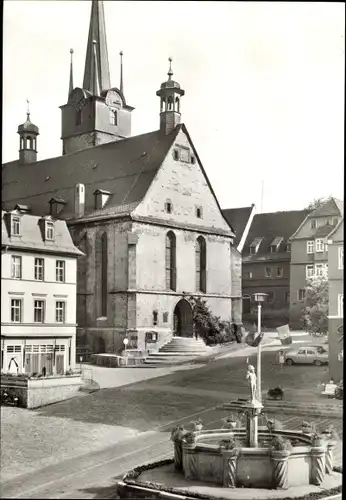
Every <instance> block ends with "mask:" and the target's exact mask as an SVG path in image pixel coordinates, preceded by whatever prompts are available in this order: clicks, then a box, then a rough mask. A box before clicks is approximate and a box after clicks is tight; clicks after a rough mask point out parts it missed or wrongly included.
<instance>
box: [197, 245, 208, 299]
mask: <svg viewBox="0 0 346 500" xmlns="http://www.w3.org/2000/svg"><path fill="white" fill-rule="evenodd" d="M206 257H207V256H206V243H205V239H204V238H203V237H202V236H199V237H198V238H197V241H196V291H197V292H203V293H205V292H206V261H207V259H206Z"/></svg>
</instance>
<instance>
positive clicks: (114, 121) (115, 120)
mask: <svg viewBox="0 0 346 500" xmlns="http://www.w3.org/2000/svg"><path fill="white" fill-rule="evenodd" d="M109 118H110V124H111V125H118V112H117V111H116V110H115V109H111V110H110V117H109Z"/></svg>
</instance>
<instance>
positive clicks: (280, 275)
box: [276, 267, 284, 278]
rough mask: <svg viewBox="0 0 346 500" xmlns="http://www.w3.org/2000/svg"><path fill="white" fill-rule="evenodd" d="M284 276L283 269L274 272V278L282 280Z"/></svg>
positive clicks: (279, 268)
mask: <svg viewBox="0 0 346 500" xmlns="http://www.w3.org/2000/svg"><path fill="white" fill-rule="evenodd" d="M283 275H284V268H283V267H278V268H277V270H276V276H277V277H278V278H282V277H283Z"/></svg>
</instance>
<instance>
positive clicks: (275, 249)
mask: <svg viewBox="0 0 346 500" xmlns="http://www.w3.org/2000/svg"><path fill="white" fill-rule="evenodd" d="M282 240H283V238H282V237H281V236H279V237H277V238H274V239H273V241H272V242H271V244H270V253H277V252H278V251H279V247H280V243H281V242H282Z"/></svg>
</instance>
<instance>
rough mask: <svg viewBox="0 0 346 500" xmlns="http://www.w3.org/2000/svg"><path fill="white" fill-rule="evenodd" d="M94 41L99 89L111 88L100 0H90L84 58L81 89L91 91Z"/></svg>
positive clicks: (102, 10)
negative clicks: (94, 44) (94, 42)
mask: <svg viewBox="0 0 346 500" xmlns="http://www.w3.org/2000/svg"><path fill="white" fill-rule="evenodd" d="M94 40H95V41H96V42H97V43H96V59H97V65H96V66H97V73H98V82H99V86H100V91H102V90H108V89H110V88H111V83H110V75H109V62H108V51H107V39H106V23H105V16H104V9H103V1H102V0H92V5H91V16H90V26H89V36H88V45H87V51H86V58H85V70H84V80H83V89H84V90H88V91H89V92H93V85H94V83H93V82H94V77H93V68H94V51H95V49H94V47H93V41H94Z"/></svg>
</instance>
